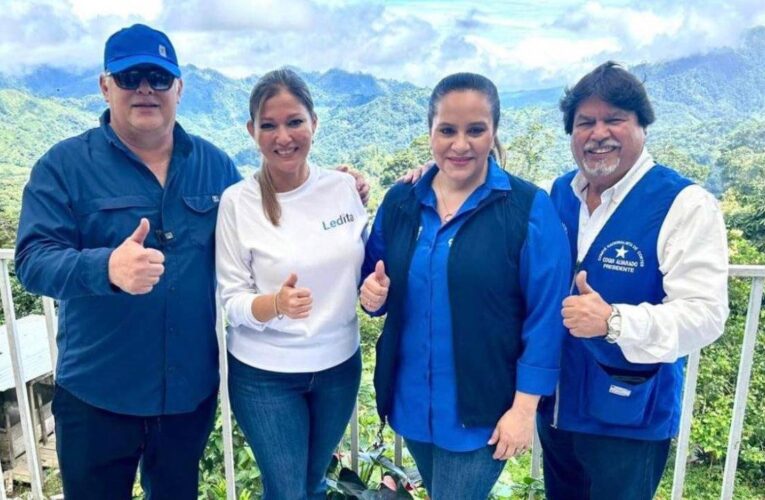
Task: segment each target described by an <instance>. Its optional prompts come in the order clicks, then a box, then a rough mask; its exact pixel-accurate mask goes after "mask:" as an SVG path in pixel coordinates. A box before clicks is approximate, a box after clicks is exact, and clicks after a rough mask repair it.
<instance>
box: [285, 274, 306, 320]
mask: <svg viewBox="0 0 765 500" xmlns="http://www.w3.org/2000/svg"><path fill="white" fill-rule="evenodd" d="M297 280H298V278H297V274H295V273H292V274H290V275H289V276H288V277H287V279H286V280H285V281H284V283H283V284H282V287H281V288H280V289H279V292H277V294H276V306H277V311H276V312H277V313H278V314H284V315H285V316H287V317H288V318H291V319H303V318H307V317H308V315H309V314H310V313H311V307H312V306H313V298H312V297H311V290H309V289H308V288H298V287H296V286H295V285H297Z"/></svg>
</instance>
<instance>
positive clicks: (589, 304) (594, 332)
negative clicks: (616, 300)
mask: <svg viewBox="0 0 765 500" xmlns="http://www.w3.org/2000/svg"><path fill="white" fill-rule="evenodd" d="M576 288H577V289H578V290H579V295H571V296H569V297H566V299H565V300H564V301H563V309H562V310H561V314H562V315H563V325H564V326H565V327H566V328H568V331H569V332H571V335H573V336H574V337H581V338H591V337H602V336H603V335H605V334H606V330H607V329H608V328H607V325H606V321H608V317H609V316H610V315H611V306H610V305H609V304H608V302H606V301H605V300H603V298H602V297H601V296H600V294H599V293H598V292H596V291H595V290H593V289H592V287H590V285H589V284H588V283H587V271H580V272H579V274H577V275H576Z"/></svg>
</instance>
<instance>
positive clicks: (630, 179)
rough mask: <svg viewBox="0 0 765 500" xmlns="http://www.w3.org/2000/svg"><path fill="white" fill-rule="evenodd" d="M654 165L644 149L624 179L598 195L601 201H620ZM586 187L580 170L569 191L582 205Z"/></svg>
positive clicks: (585, 197)
mask: <svg viewBox="0 0 765 500" xmlns="http://www.w3.org/2000/svg"><path fill="white" fill-rule="evenodd" d="M654 165H655V162H654V160H653V157H652V156H651V155H650V154H649V153H648V150H647V149H646V148H645V147H644V148H643V151H642V152H641V153H640V156H639V157H638V159H637V161H636V162H635V164H634V165H633V166H632V168H630V169H629V170H627V173H626V174H624V177H622V178H621V179H619V182H617V183H616V184H614V185H613V186H611V187H610V188H608V189H606V190H605V191H603V193H602V194H601V195H600V197H601V200H603V199H606V200H614V201H620V200H621V199H623V198H624V197H625V196H626V195H627V193H629V192H630V190H631V189H632V188H633V186H634V185H635V184H637V183H638V181H639V180H640V179H642V178H643V176H644V175H645V174H646V172H648V170H650V169H651V167H653V166H654ZM588 186H589V182H588V181H587V179H586V178H585V177H584V175H582V171H581V170H579V171H577V173H576V175H574V178H573V179H571V190H572V191H573V192H574V195H575V196H576V197H577V198H579V200H580V201H581V202H582V203H585V202H586V199H587V187H588Z"/></svg>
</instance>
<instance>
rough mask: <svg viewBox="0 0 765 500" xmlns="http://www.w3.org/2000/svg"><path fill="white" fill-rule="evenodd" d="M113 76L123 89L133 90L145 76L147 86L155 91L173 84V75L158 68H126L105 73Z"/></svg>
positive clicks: (165, 88)
mask: <svg viewBox="0 0 765 500" xmlns="http://www.w3.org/2000/svg"><path fill="white" fill-rule="evenodd" d="M107 76H111V77H112V78H114V83H116V84H117V86H118V87H119V88H121V89H123V90H135V89H137V88H138V87H140V86H141V82H142V81H143V79H144V78H145V79H146V81H147V82H148V83H149V86H150V87H151V88H152V89H154V90H157V91H160V92H161V91H164V90H168V89H169V88H170V87H172V86H173V81H175V76H173V74H172V73H170V72H169V71H165V70H163V69H158V68H143V69H141V68H139V69H127V70H125V71H120V72H117V73H107Z"/></svg>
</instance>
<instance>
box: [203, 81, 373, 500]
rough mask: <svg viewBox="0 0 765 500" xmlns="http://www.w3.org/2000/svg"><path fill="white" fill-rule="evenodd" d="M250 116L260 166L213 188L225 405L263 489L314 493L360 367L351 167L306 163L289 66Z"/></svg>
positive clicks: (358, 253) (357, 215)
mask: <svg viewBox="0 0 765 500" xmlns="http://www.w3.org/2000/svg"><path fill="white" fill-rule="evenodd" d="M250 117H251V118H250V120H249V121H248V122H247V130H248V131H249V133H250V135H251V136H252V137H253V139H255V142H256V143H257V145H258V147H259V149H260V152H261V154H262V167H261V169H260V170H259V171H258V172H257V173H256V174H255V175H254V176H250V177H249V178H245V179H244V180H242V181H241V182H239V183H238V184H235V185H233V186H231V187H230V188H228V189H227V190H226V191H225V192H224V193H223V197H222V199H221V202H220V209H219V212H218V225H217V230H216V267H217V273H218V286H219V287H220V293H221V298H222V302H223V306H224V308H225V311H226V315H227V318H228V351H229V380H228V384H229V393H230V398H231V406H232V409H233V411H234V415H235V416H236V419H237V421H238V423H239V425H240V427H241V428H242V430H243V431H244V434H245V437H246V438H247V441H248V443H249V444H250V446H251V447H252V450H253V453H254V455H255V459H256V460H257V462H258V466H259V467H260V470H261V473H262V479H263V488H264V491H263V498H265V499H269V498H272V499H281V498H324V497H325V490H326V484H325V472H326V470H327V466H328V464H329V462H330V459H331V456H332V452H333V450H334V449H335V447H336V446H337V444H338V443H339V441H340V439H341V438H342V435H343V432H344V430H345V427H346V425H347V423H348V420H349V418H350V415H351V413H352V411H353V405H354V402H355V400H356V393H357V391H358V387H359V379H360V374H361V356H360V353H359V328H358V320H357V318H356V308H355V303H356V298H357V286H358V283H359V276H360V269H361V264H362V261H363V258H364V241H363V235H364V231H365V227H366V224H367V214H366V211H365V209H364V207H363V205H362V204H361V200H360V198H359V195H358V194H357V191H356V185H355V181H354V179H353V178H352V177H351V176H350V175H348V174H345V173H342V172H337V171H331V170H324V169H321V168H317V167H316V166H314V165H311V164H309V163H308V161H307V157H308V153H309V151H310V149H311V143H312V140H313V135H314V133H315V131H316V125H317V122H318V120H317V117H316V114H315V113H314V106H313V100H312V98H311V95H310V93H309V91H308V87H307V86H306V84H305V82H304V81H303V80H302V79H301V78H300V77H299V76H298V75H297V74H296V73H295V72H294V71H292V70H289V69H279V70H275V71H272V72H270V73H267V74H266V75H264V76H263V77H262V78H261V79H260V80H259V81H258V82H257V84H256V85H255V87H254V88H253V90H252V94H251V96H250Z"/></svg>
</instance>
